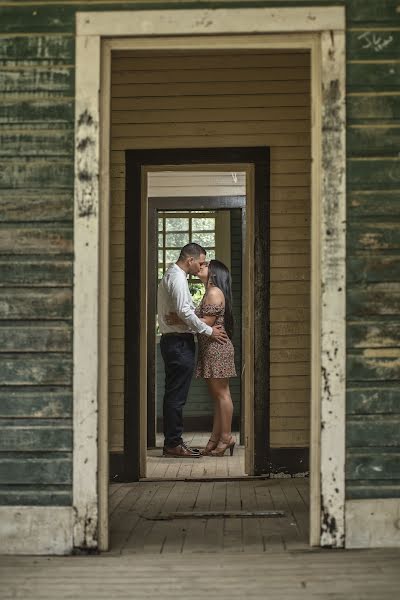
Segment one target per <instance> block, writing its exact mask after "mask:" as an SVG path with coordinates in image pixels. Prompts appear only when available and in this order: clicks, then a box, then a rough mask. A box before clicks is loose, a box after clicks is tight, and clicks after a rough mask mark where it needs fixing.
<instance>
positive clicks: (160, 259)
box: [158, 250, 164, 264]
mask: <svg viewBox="0 0 400 600" xmlns="http://www.w3.org/2000/svg"><path fill="white" fill-rule="evenodd" d="M163 254H164V253H163V251H162V250H159V251H158V262H159V263H161V264H163V263H164V256H163Z"/></svg>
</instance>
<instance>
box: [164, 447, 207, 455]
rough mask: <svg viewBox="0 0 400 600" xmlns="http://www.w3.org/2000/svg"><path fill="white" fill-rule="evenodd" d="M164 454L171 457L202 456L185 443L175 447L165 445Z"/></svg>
mask: <svg viewBox="0 0 400 600" xmlns="http://www.w3.org/2000/svg"><path fill="white" fill-rule="evenodd" d="M163 456H168V457H169V458H200V453H199V452H195V451H194V450H193V449H192V448H189V447H188V446H185V445H184V444H179V445H178V446H175V447H174V448H167V446H164V448H163Z"/></svg>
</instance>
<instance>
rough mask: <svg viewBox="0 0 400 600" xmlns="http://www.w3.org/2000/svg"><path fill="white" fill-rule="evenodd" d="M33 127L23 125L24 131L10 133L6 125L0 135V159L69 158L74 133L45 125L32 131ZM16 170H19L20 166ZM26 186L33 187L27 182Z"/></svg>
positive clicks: (72, 146) (33, 166) (72, 147)
mask: <svg viewBox="0 0 400 600" xmlns="http://www.w3.org/2000/svg"><path fill="white" fill-rule="evenodd" d="M33 126H34V124H33V123H32V124H30V125H29V127H27V126H26V124H25V123H24V125H23V127H25V130H23V129H21V130H19V131H12V130H10V128H9V125H8V127H7V130H5V129H4V130H3V131H2V132H1V133H0V157H9V158H10V159H12V158H13V157H18V158H19V160H21V157H25V156H26V157H36V158H38V159H41V160H42V161H43V159H45V160H51V159H52V158H53V157H68V158H69V157H71V155H72V154H73V149H74V133H73V130H72V129H71V128H70V129H69V130H66V129H59V128H53V129H50V128H48V129H47V128H46V127H45V125H43V124H40V126H41V128H42V129H36V130H34V129H32V128H33ZM16 168H17V167H16ZM18 168H19V169H21V166H19V167H18ZM32 168H35V165H34V164H32V165H31V169H32ZM64 170H65V167H64ZM44 176H46V174H44ZM8 177H10V173H8ZM42 179H43V174H42ZM33 184H35V182H33ZM26 185H27V186H28V187H34V186H33V185H32V184H29V183H28V182H27V183H26ZM36 185H37V182H36ZM54 187H56V188H57V187H58V186H57V185H55V186H54ZM0 193H1V188H0ZM58 193H60V192H58Z"/></svg>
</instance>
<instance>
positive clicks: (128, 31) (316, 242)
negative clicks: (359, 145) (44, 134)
mask: <svg viewBox="0 0 400 600" xmlns="http://www.w3.org/2000/svg"><path fill="white" fill-rule="evenodd" d="M344 30H345V10H344V7H336V6H335V7H304V8H303V7H293V8H273V9H267V8H251V9H243V8H227V9H211V10H208V9H207V10H202V9H193V10H191V9H189V10H186V9H182V10H180V9H177V10H154V11H140V10H138V11H124V12H119V11H115V12H108V11H107V12H88V13H79V12H78V13H77V14H76V32H77V35H76V118H75V148H76V152H75V201H74V249H75V262H74V311H73V318H74V345H73V369H74V371H73V372H74V377H73V396H74V452H73V506H74V515H75V520H74V546H75V547H81V548H96V547H98V548H100V549H106V548H107V547H108V501H107V493H108V431H107V429H108V414H107V412H108V406H107V388H108V378H107V372H108V308H109V275H108V270H109V190H110V173H109V158H110V156H109V152H110V79H111V72H110V65H111V51H112V50H115V49H129V50H133V49H137V50H139V49H140V50H143V49H155V50H162V49H163V48H169V49H172V48H176V49H178V50H188V49H190V50H195V49H207V48H212V49H213V50H217V49H223V48H225V49H229V48H230V49H232V48H235V49H236V50H237V49H254V48H259V49H274V48H280V49H284V48H291V49H309V50H310V52H311V63H312V68H311V71H312V73H311V75H312V131H311V137H312V225H311V228H312V268H311V290H312V304H311V311H312V313H311V316H312V349H311V352H312V372H311V440H310V451H311V461H310V462H311V468H310V471H311V491H310V543H311V544H312V545H322V546H333V547H342V546H343V545H344V541H345V529H344V527H345V522H344V502H345V488H344V484H345V480H344V465H345V351H346V339H345V291H346V289H345V258H346V257H345V214H346V196H345V174H346V164H345V158H346V156H345V132H346V119H345V102H344V97H345V35H344ZM305 32H306V33H305ZM267 34H268V35H267ZM173 35H179V37H176V38H174V37H169V36H173ZM163 36H164V37H163ZM165 36H168V37H165ZM106 38H107V39H106ZM99 92H100V93H99ZM322 424H323V427H321V425H322Z"/></svg>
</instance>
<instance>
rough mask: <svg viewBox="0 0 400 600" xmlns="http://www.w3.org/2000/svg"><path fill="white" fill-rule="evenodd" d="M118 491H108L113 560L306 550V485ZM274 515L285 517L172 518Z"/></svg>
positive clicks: (147, 484)
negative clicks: (212, 513) (235, 513)
mask: <svg viewBox="0 0 400 600" xmlns="http://www.w3.org/2000/svg"><path fill="white" fill-rule="evenodd" d="M116 485H117V486H118V488H117V489H114V486H113V485H111V488H110V494H111V500H112V501H113V502H112V504H113V512H112V514H111V518H110V527H111V550H110V552H111V553H112V554H122V555H126V554H138V553H142V552H144V553H157V554H171V553H174V554H185V553H190V554H192V553H196V552H200V553H204V552H210V553H213V554H214V553H226V552H228V553H238V552H240V553H248V552H250V553H251V552H254V551H257V552H275V551H283V550H284V549H286V548H288V549H305V550H306V549H308V507H307V505H306V503H305V502H304V500H303V495H305V489H306V487H307V485H308V482H307V480H303V479H299V478H288V479H269V480H268V479H246V478H242V479H239V480H234V481H230V480H229V479H223V480H222V479H216V480H214V481H190V480H189V481H181V480H175V481H174V480H170V481H158V482H156V481H143V482H138V483H134V484H116ZM298 487H301V490H302V494H300V491H299V489H298ZM117 500H119V501H118V503H117ZM274 509H277V510H284V511H285V513H286V515H285V516H284V517H278V518H267V517H258V518H242V517H234V518H232V517H207V516H206V517H204V516H203V517H201V518H198V517H196V518H194V517H186V516H185V518H170V516H171V513H176V512H178V513H190V512H193V511H194V512H196V511H197V512H198V511H241V510H242V511H256V510H264V511H265V510H274Z"/></svg>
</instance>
